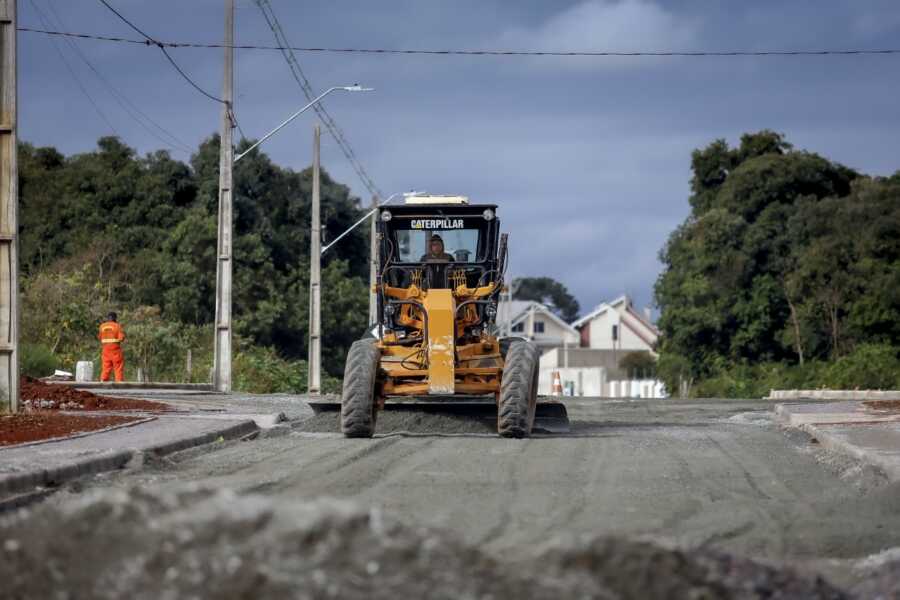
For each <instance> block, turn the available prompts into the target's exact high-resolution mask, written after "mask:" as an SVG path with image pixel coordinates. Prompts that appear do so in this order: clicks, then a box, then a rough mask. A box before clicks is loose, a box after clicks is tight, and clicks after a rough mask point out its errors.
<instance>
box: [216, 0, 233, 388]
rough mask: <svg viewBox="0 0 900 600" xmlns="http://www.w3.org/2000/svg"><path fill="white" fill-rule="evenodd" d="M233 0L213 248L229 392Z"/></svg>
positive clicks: (221, 359)
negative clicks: (217, 226) (216, 228)
mask: <svg viewBox="0 0 900 600" xmlns="http://www.w3.org/2000/svg"><path fill="white" fill-rule="evenodd" d="M233 46H234V0H225V75H224V78H223V80H222V98H223V100H224V101H225V102H224V104H223V105H222V137H221V140H220V141H221V145H220V147H219V231H218V236H217V252H216V331H215V337H216V340H215V348H214V350H213V385H214V386H215V389H216V391H217V392H225V393H229V392H231V274H232V260H231V236H232V227H233V225H232V167H233V166H234V146H233V144H232V142H233V140H232V138H233V135H232V133H233V131H234V123H233V121H232V116H231V115H232V112H231V111H232V106H233V100H234V48H233Z"/></svg>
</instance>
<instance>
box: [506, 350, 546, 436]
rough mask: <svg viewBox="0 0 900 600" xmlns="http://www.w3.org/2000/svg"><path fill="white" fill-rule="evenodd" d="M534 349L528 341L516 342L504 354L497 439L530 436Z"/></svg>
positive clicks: (535, 378) (535, 366)
mask: <svg viewBox="0 0 900 600" xmlns="http://www.w3.org/2000/svg"><path fill="white" fill-rule="evenodd" d="M537 387H538V350H537V347H536V346H535V345H534V344H532V343H531V342H525V341H523V342H516V343H514V344H512V345H511V346H510V347H509V352H507V353H506V364H505V366H504V367H503V377H502V378H501V380H500V401H499V403H498V406H497V433H499V434H500V436H501V437H511V438H523V437H528V436H529V435H531V428H532V427H533V426H534V413H535V411H536V409H537Z"/></svg>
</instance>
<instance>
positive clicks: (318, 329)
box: [307, 124, 322, 396]
mask: <svg viewBox="0 0 900 600" xmlns="http://www.w3.org/2000/svg"><path fill="white" fill-rule="evenodd" d="M321 135H322V132H321V129H320V128H319V125H318V124H317V125H316V127H315V129H314V130H313V187H312V217H311V218H310V248H309V378H308V380H307V392H308V393H309V395H310V396H318V395H319V394H320V393H321V375H322V319H321V316H322V289H321V288H322V239H321V229H322V217H321V215H320V213H319V141H320V139H321Z"/></svg>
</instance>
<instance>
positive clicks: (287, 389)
mask: <svg viewBox="0 0 900 600" xmlns="http://www.w3.org/2000/svg"><path fill="white" fill-rule="evenodd" d="M308 370H309V369H308V367H307V363H306V361H305V360H286V359H284V358H282V357H280V356H278V353H277V352H276V351H275V350H274V349H272V348H261V347H249V348H244V349H242V350H240V351H239V352H237V353H236V354H235V357H234V362H233V364H232V379H233V387H234V389H235V390H237V391H241V392H246V393H249V394H278V393H288V394H305V393H306V389H307V373H308ZM340 389H341V382H340V380H339V379H336V378H334V377H331V376H329V375H328V374H327V373H325V372H323V373H322V391H323V392H326V393H337V392H340Z"/></svg>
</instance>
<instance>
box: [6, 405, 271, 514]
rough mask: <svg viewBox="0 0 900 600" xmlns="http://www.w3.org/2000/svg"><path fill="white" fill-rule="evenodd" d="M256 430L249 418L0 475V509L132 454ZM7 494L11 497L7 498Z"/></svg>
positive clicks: (164, 451) (112, 466)
mask: <svg viewBox="0 0 900 600" xmlns="http://www.w3.org/2000/svg"><path fill="white" fill-rule="evenodd" d="M258 430H259V429H258V427H257V426H256V423H254V422H253V421H241V422H238V423H236V424H233V425H229V426H227V427H223V428H221V429H216V430H214V431H210V432H207V433H204V434H201V435H196V436H188V437H184V438H181V439H177V440H173V441H171V442H166V443H164V444H158V445H156V446H150V447H147V448H131V449H128V450H118V451H111V452H108V453H105V454H102V455H100V456H92V457H90V458H85V459H82V460H75V461H72V462H70V463H67V464H63V465H59V466H56V467H50V468H41V469H35V470H33V471H28V472H24V473H14V474H11V475H4V476H0V498H2V499H0V511H2V510H4V509H9V508H12V507H14V506H19V505H21V503H20V502H17V499H16V497H15V496H16V495H17V494H26V493H32V492H34V491H35V488H42V487H44V488H45V487H56V486H59V485H60V484H62V483H65V482H67V481H71V480H73V479H77V478H79V477H84V476H86V475H95V474H97V473H103V472H106V471H115V470H117V469H121V468H123V467H125V466H126V465H127V464H128V463H129V462H130V461H131V460H132V459H133V458H134V457H136V456H139V455H147V454H149V455H152V456H155V457H162V456H166V455H168V454H172V453H174V452H180V451H181V450H187V449H189V448H194V447H196V446H202V445H205V444H209V443H212V442H215V441H216V440H218V439H220V438H222V439H226V440H228V439H235V438H240V437H243V436H245V435H249V434H251V433H253V432H256V431H258ZM9 496H13V497H12V498H9Z"/></svg>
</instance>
